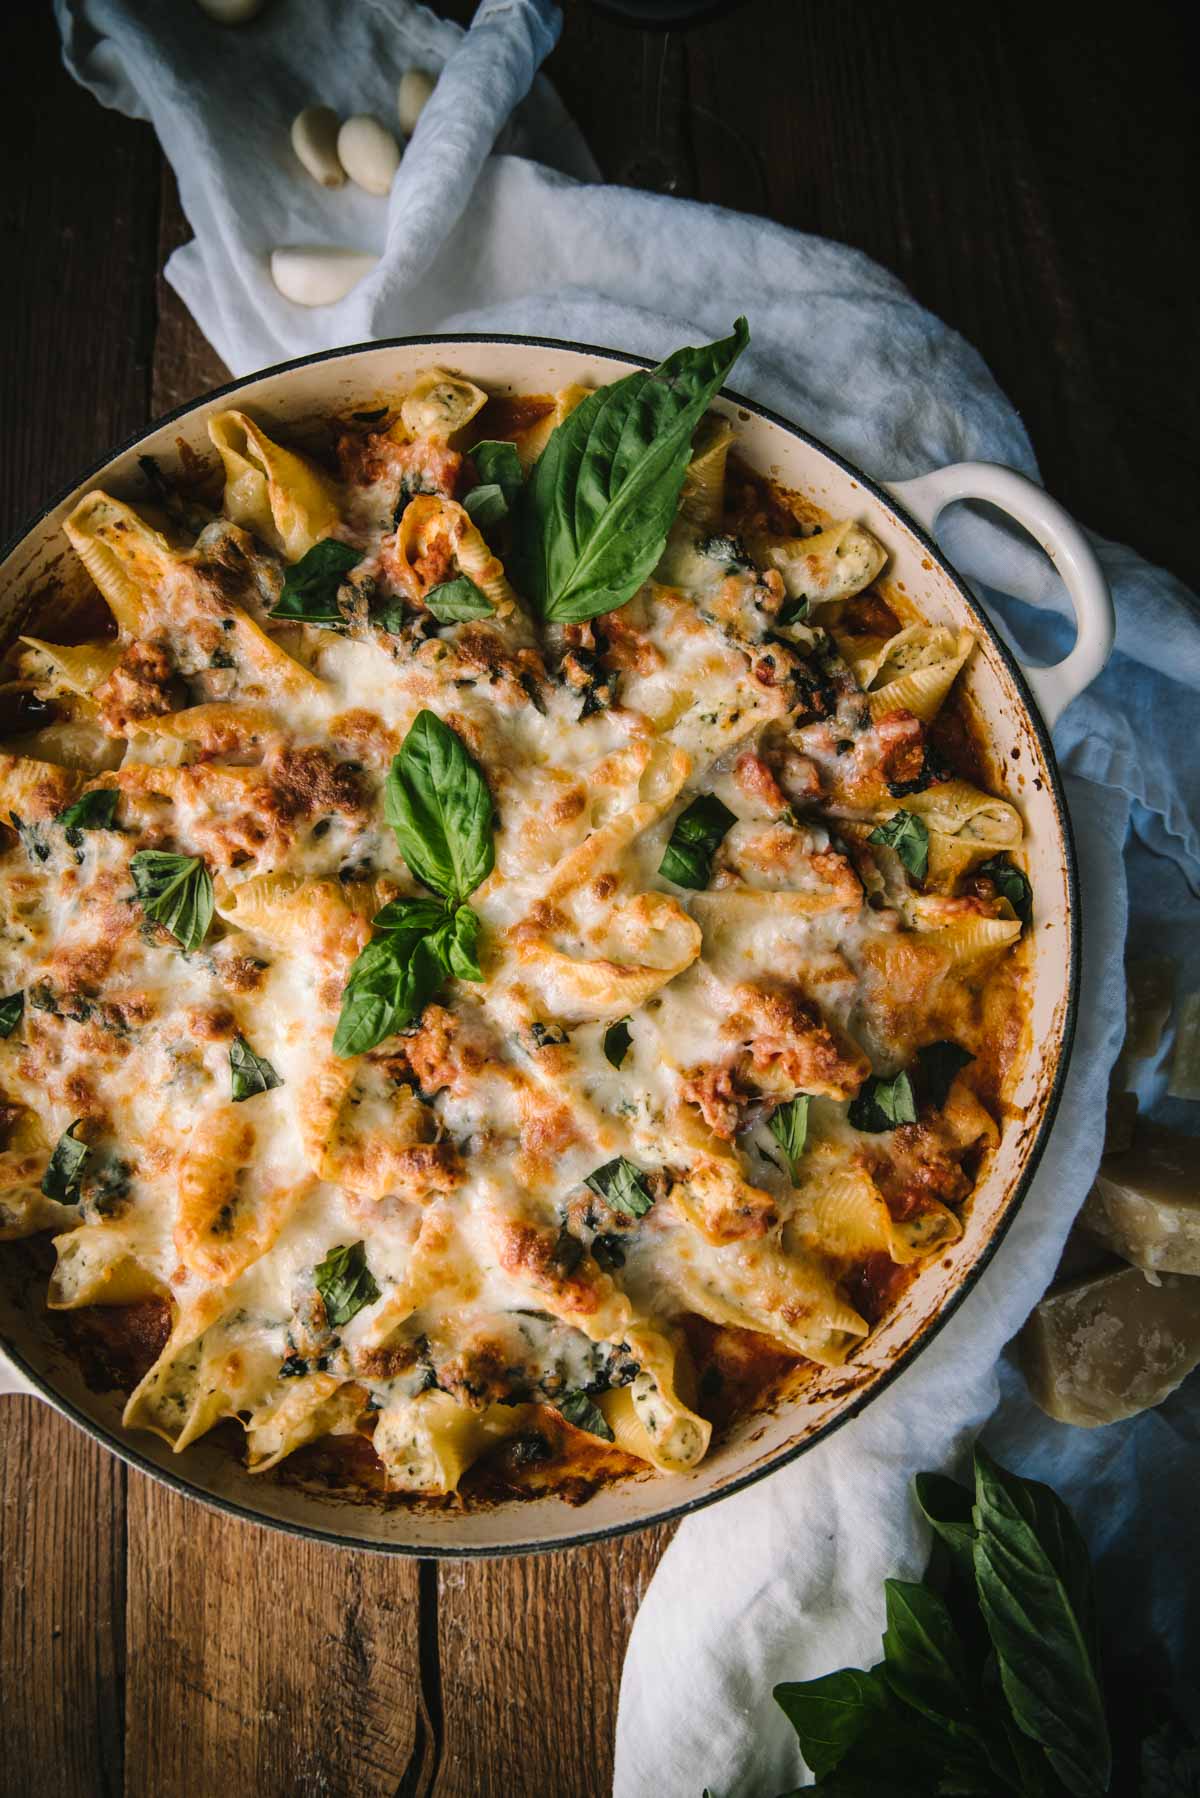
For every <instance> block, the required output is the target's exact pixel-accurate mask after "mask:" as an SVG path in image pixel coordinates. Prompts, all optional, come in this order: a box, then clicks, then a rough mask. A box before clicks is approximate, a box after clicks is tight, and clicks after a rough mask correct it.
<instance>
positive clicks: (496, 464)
mask: <svg viewBox="0 0 1200 1798" xmlns="http://www.w3.org/2000/svg"><path fill="white" fill-rule="evenodd" d="M471 460H472V462H474V464H475V467H476V468H477V469H478V471H479V480H480V483H481V485H483V486H485V487H499V489H500V491H501V493H502V494H503V495H504V500H505V504H506V505H508V506H511V505H512V503H513V501H514V500H515V499H516V497H517V495H518V494H519V493H520V491H521V489H522V487H523V486H524V485H525V475H524V471H523V470H522V468H521V458H520V456H519V455H518V454H517V446H516V444H515V443H506V442H505V441H504V440H503V439H502V438H500V439H497V438H490V437H489V438H485V439H484V441H483V442H482V443H477V444H476V445H475V448H474V449H473V450H472V451H471Z"/></svg>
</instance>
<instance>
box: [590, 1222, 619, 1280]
mask: <svg viewBox="0 0 1200 1798" xmlns="http://www.w3.org/2000/svg"><path fill="white" fill-rule="evenodd" d="M592 1259H593V1260H594V1261H595V1263H596V1266H597V1267H602V1268H604V1270H605V1272H606V1273H612V1272H613V1271H614V1269H616V1268H618V1267H624V1265H625V1250H624V1249H623V1248H622V1246H621V1238H620V1237H619V1236H614V1235H613V1233H612V1232H611V1231H610V1230H602V1231H601V1233H600V1235H599V1236H593V1237H592Z"/></svg>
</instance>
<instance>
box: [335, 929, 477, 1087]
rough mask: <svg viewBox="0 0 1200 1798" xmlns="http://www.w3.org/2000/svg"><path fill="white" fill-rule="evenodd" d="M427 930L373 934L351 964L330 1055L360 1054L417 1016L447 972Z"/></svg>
mask: <svg viewBox="0 0 1200 1798" xmlns="http://www.w3.org/2000/svg"><path fill="white" fill-rule="evenodd" d="M448 971H449V970H448V968H447V965H446V963H445V961H443V959H442V957H441V955H440V954H439V953H438V948H437V944H436V941H435V939H434V936H433V934H432V933H430V934H425V933H424V932H413V931H405V930H396V931H393V932H390V933H389V934H387V935H385V936H378V937H374V938H373V939H372V940H371V942H369V943H368V944H367V946H366V948H365V949H364V950H363V951H362V952H361V954H360V955H359V956H358V957H357V959H356V960H355V961H354V963H353V965H352V966H351V969H350V973H349V976H348V978H347V981H346V985H345V988H344V989H343V992H342V1009H341V1012H340V1014H339V1016H338V1022H337V1029H336V1030H335V1031H334V1033H333V1052H334V1054H335V1055H341V1056H349V1055H365V1054H366V1052H367V1050H368V1049H374V1048H375V1047H376V1046H377V1045H378V1044H379V1043H381V1042H383V1041H384V1039H385V1038H386V1037H389V1036H394V1035H395V1033H396V1032H397V1030H403V1029H405V1028H406V1026H407V1025H409V1024H413V1023H415V1022H416V1020H417V1019H418V1018H419V1017H420V1015H421V1013H422V1012H423V1011H424V1009H425V1007H426V1006H427V1005H428V1003H429V1001H430V1000H431V999H432V998H433V996H434V994H435V993H436V992H437V990H438V988H439V987H440V986H441V984H442V982H443V981H444V980H445V978H446V975H447V973H448Z"/></svg>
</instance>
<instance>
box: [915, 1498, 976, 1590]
mask: <svg viewBox="0 0 1200 1798" xmlns="http://www.w3.org/2000/svg"><path fill="white" fill-rule="evenodd" d="M913 1486H914V1488H915V1490H916V1495H917V1503H918V1504H919V1505H920V1507H921V1509H922V1511H924V1513H925V1515H926V1517H927V1518H928V1519H929V1522H930V1525H931V1526H932V1528H933V1529H934V1530H936V1532H937V1534H938V1536H939V1537H940V1538H941V1540H942V1541H943V1542H944V1543H945V1544H946V1547H947V1548H948V1549H949V1550H950V1553H951V1555H952V1556H953V1558H954V1561H955V1564H956V1566H957V1567H958V1568H959V1569H960V1570H965V1571H969V1572H970V1574H971V1579H972V1581H974V1577H975V1574H974V1566H975V1560H974V1550H975V1526H974V1524H973V1522H972V1521H971V1514H972V1509H973V1505H974V1500H973V1499H972V1497H971V1494H970V1493H969V1492H968V1490H967V1488H966V1487H965V1486H960V1485H959V1483H958V1481H957V1480H952V1479H949V1478H948V1477H947V1475H946V1474H944V1473H919V1474H918V1475H917V1476H916V1478H915V1480H914V1481H913Z"/></svg>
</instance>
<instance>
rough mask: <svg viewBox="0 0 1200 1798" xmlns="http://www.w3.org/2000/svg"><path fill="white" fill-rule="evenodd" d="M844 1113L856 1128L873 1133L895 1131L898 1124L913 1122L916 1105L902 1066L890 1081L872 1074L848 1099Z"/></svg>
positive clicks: (914, 1120)
mask: <svg viewBox="0 0 1200 1798" xmlns="http://www.w3.org/2000/svg"><path fill="white" fill-rule="evenodd" d="M846 1116H847V1118H848V1119H849V1121H850V1123H851V1124H852V1125H853V1126H854V1128H855V1129H856V1130H869V1131H870V1132H871V1134H872V1135H878V1134H879V1132H880V1131H882V1130H894V1129H896V1127H897V1125H899V1124H915V1123H916V1121H917V1107H916V1101H915V1100H914V1098H913V1089H912V1082H911V1080H910V1079H909V1077H908V1075H907V1074H906V1073H905V1072H904V1070H903V1069H901V1071H900V1072H899V1073H898V1074H894V1075H893V1076H892V1078H891V1079H890V1080H885V1079H884V1078H883V1076H882V1075H880V1074H872V1075H871V1078H870V1079H869V1080H868V1081H867V1082H866V1083H865V1085H864V1086H863V1089H862V1091H861V1092H860V1093H859V1095H858V1097H857V1098H856V1099H851V1101H850V1108H849V1110H848V1111H847V1113H846Z"/></svg>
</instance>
